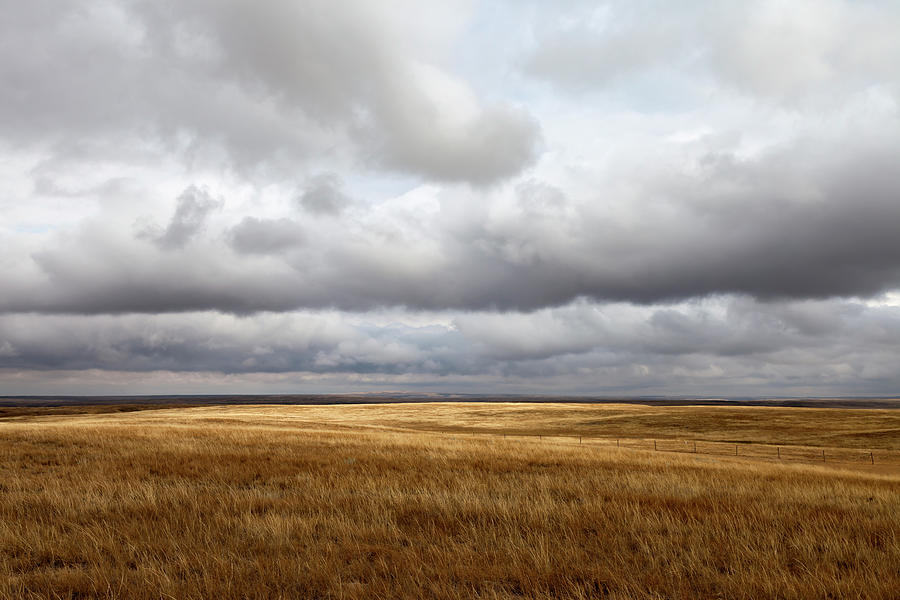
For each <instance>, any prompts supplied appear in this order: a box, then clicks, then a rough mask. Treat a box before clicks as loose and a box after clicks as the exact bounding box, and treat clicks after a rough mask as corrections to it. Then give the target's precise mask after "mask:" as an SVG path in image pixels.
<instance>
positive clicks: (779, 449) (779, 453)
mask: <svg viewBox="0 0 900 600" xmlns="http://www.w3.org/2000/svg"><path fill="white" fill-rule="evenodd" d="M778 460H781V446H778Z"/></svg>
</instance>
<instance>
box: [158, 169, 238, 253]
mask: <svg viewBox="0 0 900 600" xmlns="http://www.w3.org/2000/svg"><path fill="white" fill-rule="evenodd" d="M223 204H224V203H223V201H222V200H220V199H216V198H213V197H212V196H211V195H210V193H209V191H208V190H205V189H202V188H199V187H197V186H194V185H192V186H190V187H188V188H187V189H185V190H184V191H183V192H181V194H179V195H178V198H177V205H176V207H175V213H174V214H173V215H172V219H171V220H170V221H169V224H168V226H167V227H166V228H165V230H163V231H162V232H161V233H159V234H158V235H155V236H154V235H153V233H152V232H144V233H143V235H144V237H149V238H150V239H152V240H153V241H154V242H155V243H156V244H157V245H159V247H160V248H163V249H167V250H170V249H178V248H184V246H185V244H187V243H188V242H189V241H190V240H191V238H192V237H194V236H195V235H196V234H198V233H199V232H200V231H201V230H202V229H203V227H204V225H205V224H206V220H207V217H209V215H210V213H212V212H213V211H215V210H218V209H220V208H222V205H223Z"/></svg>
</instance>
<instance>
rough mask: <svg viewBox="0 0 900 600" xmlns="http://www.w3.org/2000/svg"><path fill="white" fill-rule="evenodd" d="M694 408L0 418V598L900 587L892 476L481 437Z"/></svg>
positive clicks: (384, 408) (899, 534) (815, 594)
mask: <svg viewBox="0 0 900 600" xmlns="http://www.w3.org/2000/svg"><path fill="white" fill-rule="evenodd" d="M700 410H702V411H706V412H702V413H701V412H696V413H694V416H695V417H696V418H697V421H696V422H692V424H691V425H690V427H689V431H691V432H692V433H693V432H694V431H698V434H697V435H696V436H694V437H695V438H698V439H718V440H721V439H729V437H724V436H732V435H733V432H735V431H741V432H744V434H745V435H747V436H755V437H758V438H760V441H776V442H777V441H778V440H781V439H783V437H784V436H787V435H788V434H789V433H790V431H791V429H790V427H789V422H790V421H793V422H795V423H796V429H795V432H796V435H797V437H799V438H802V440H803V441H804V443H808V444H814V443H815V442H816V441H817V440H819V439H827V440H829V441H828V443H829V444H833V442H834V440H836V439H838V440H849V441H847V445H848V446H854V445H855V444H857V443H859V440H860V439H868V438H867V437H866V434H867V433H869V432H871V431H872V430H876V429H878V430H888V429H891V428H892V427H896V423H897V422H896V417H893V415H892V414H890V413H889V414H882V413H886V412H888V411H851V412H852V413H853V415H856V416H857V417H861V418H859V419H858V420H857V421H855V422H854V423H847V421H846V420H844V419H840V418H837V419H835V418H832V416H831V415H832V412H831V411H824V412H823V413H819V412H818V411H816V412H807V411H810V410H812V409H749V410H748V411H746V412H744V413H742V414H740V413H739V412H738V413H735V412H728V411H735V410H736V409H718V408H710V407H708V408H704V409H700ZM719 410H722V411H724V412H722V413H717V412H716V411H719ZM769 410H770V411H776V412H774V413H767V412H766V411H769ZM666 411H671V414H669V415H666V414H665V413H666ZM791 411H797V412H795V413H793V414H790V413H791ZM837 412H841V411H837ZM690 414H691V412H690V411H686V410H683V409H682V408H680V407H667V408H664V409H660V408H653V409H648V408H646V407H630V406H625V407H623V406H618V407H609V406H607V407H597V406H594V407H572V406H570V405H561V406H548V405H538V406H526V405H518V406H514V407H507V406H498V405H475V404H462V405H459V404H457V405H452V404H427V405H419V406H412V405H379V406H329V407H285V406H279V407H229V408H227V409H226V408H222V409H217V408H209V407H206V408H191V409H171V410H156V411H143V412H129V413H121V414H89V415H71V416H66V415H55V416H46V417H29V418H27V419H26V418H23V419H19V420H13V421H7V422H3V423H0V471H2V473H0V597H2V598H94V597H100V598H138V599H140V598H473V597H474V598H519V597H527V598H559V597H564V598H597V597H609V598H697V597H702V598H826V597H833V598H845V597H847V598H896V597H897V590H900V478H898V477H896V476H893V475H877V474H872V473H864V472H852V471H849V470H834V469H826V468H825V467H819V466H814V465H802V464H788V465H782V464H772V463H768V462H761V461H741V460H734V459H729V458H727V457H724V456H723V457H712V456H703V455H696V456H695V455H690V454H670V453H662V452H659V453H653V452H645V451H640V450H633V449H618V450H617V449H616V448H615V447H608V446H599V445H590V444H584V445H577V444H571V443H563V442H560V443H551V442H546V441H545V442H539V441H536V440H534V439H512V438H507V439H504V438H503V437H502V436H500V435H491V436H488V435H485V433H486V432H494V433H503V432H507V433H508V434H511V433H519V434H524V433H534V432H535V431H537V430H540V431H541V432H544V433H547V434H549V433H555V434H557V435H560V434H567V435H578V434H579V433H582V434H583V433H585V432H588V431H590V432H594V433H595V434H596V433H597V432H612V431H614V428H615V427H619V428H624V427H625V425H624V423H626V422H629V423H632V424H633V428H634V429H632V430H628V431H630V432H631V435H632V436H633V437H641V436H645V435H646V433H647V431H646V430H644V429H641V428H643V427H650V425H648V423H650V422H651V419H656V421H657V422H669V423H670V425H669V426H670V427H672V428H673V429H672V431H673V432H676V431H678V430H677V429H675V428H676V427H677V426H676V423H678V422H682V421H684V420H689V419H688V416H689V415H690ZM867 414H868V415H869V417H868V418H866V415H867ZM654 415H655V416H654ZM717 415H718V416H720V417H721V418H719V419H717V418H716V417H717ZM769 416H774V422H775V425H773V427H772V431H771V432H768V433H767V432H766V429H765V426H764V424H765V420H766V419H767V418H768V417H769ZM738 417H740V418H738ZM817 419H818V420H819V421H820V425H819V427H818V428H817V427H816V426H815V422H816V420H817ZM667 420H668V421H667ZM610 423H612V424H610ZM698 423H699V424H698ZM701 425H705V426H706V427H707V429H702V427H701ZM854 427H856V429H855V430H854ZM415 429H421V430H426V431H425V432H416V431H413V430H415ZM427 431H455V432H461V431H479V432H482V434H483V435H476V436H466V435H459V434H458V433H454V434H453V435H435V434H434V433H428V432H427ZM817 431H818V433H817ZM619 432H620V433H625V430H624V429H620V430H619ZM855 432H856V433H855ZM658 434H659V432H657V431H653V437H666V436H663V435H658ZM613 435H615V434H613ZM817 435H818V437H817ZM703 436H707V437H703ZM803 436H807V437H803ZM672 437H675V436H674V435H673V436H672ZM678 437H686V436H685V434H684V432H683V431H682V432H680V435H679V436H678ZM735 439H736V438H735ZM883 444H884V447H886V448H889V449H896V448H897V445H896V444H897V439H896V436H894V437H893V438H889V437H888V438H887V439H886V440H884V441H883Z"/></svg>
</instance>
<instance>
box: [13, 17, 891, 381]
mask: <svg viewBox="0 0 900 600" xmlns="http://www.w3.org/2000/svg"><path fill="white" fill-rule="evenodd" d="M0 6H2V13H3V15H4V16H3V18H2V19H0V80H2V81H3V86H2V90H0V181H2V182H3V184H2V186H0V249H2V253H0V268H2V271H0V273H2V275H0V394H25V393H29V394H91V393H108V394H120V393H222V392H235V393H253V392H260V393H266V392H296V393H303V392H355V391H388V390H404V391H419V392H437V391H442V392H466V393H478V392H490V393H536V394H554V393H565V394H570V393H573V394H596V395H615V394H631V395H641V394H673V395H674V394H685V395H688V394H696V395H712V396H716V395H852V394H861V395H862V394H865V395H875V394H897V393H900V69H898V65H900V36H898V35H897V32H898V31H900V3H898V2H896V1H893V0H884V1H878V0H854V1H850V0H846V1H843V0H793V1H774V0H773V1H765V0H761V1H753V2H677V3H676V2H669V1H666V0H659V1H652V0H621V1H610V2H581V1H578V0H567V1H560V2H552V3H551V2H539V1H536V0H535V1H532V2H528V1H524V0H515V1H513V0H509V1H508V2H504V1H502V0H501V1H492V2H475V1H472V2H467V1H459V2H446V1H442V2H421V1H418V0H409V1H406V0H390V1H383V2H381V1H379V2H369V1H360V2H353V1H338V2H335V1H333V0H268V1H265V2H250V1H243V0H70V1H67V2H63V3H60V2H56V1H51V0H29V1H28V2H20V1H15V0H0Z"/></svg>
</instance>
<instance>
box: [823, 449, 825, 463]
mask: <svg viewBox="0 0 900 600" xmlns="http://www.w3.org/2000/svg"><path fill="white" fill-rule="evenodd" d="M822 462H825V448H822Z"/></svg>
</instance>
